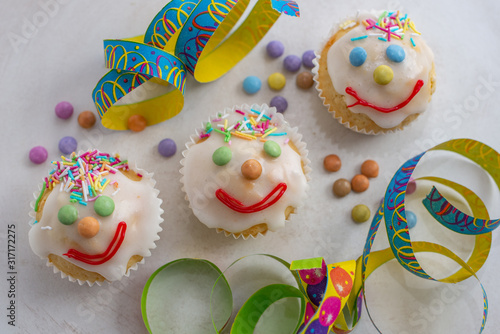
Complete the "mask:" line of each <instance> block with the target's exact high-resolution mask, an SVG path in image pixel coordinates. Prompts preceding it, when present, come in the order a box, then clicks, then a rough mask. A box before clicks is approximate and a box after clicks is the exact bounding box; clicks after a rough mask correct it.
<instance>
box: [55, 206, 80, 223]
mask: <svg viewBox="0 0 500 334" xmlns="http://www.w3.org/2000/svg"><path fill="white" fill-rule="evenodd" d="M57 219H59V221H60V222H61V224H64V225H71V224H73V223H74V222H76V220H77V219H78V210H77V209H76V208H75V207H74V206H73V205H71V204H67V205H65V206H63V207H61V208H60V209H59V212H58V213H57Z"/></svg>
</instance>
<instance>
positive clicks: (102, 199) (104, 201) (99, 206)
mask: <svg viewBox="0 0 500 334" xmlns="http://www.w3.org/2000/svg"><path fill="white" fill-rule="evenodd" d="M114 210H115V202H114V201H113V199H112V198H111V197H108V196H99V197H98V198H97V199H96V200H95V202H94V211H95V213H97V214H98V215H99V216H101V217H107V216H109V215H110V214H112V213H113V211H114Z"/></svg>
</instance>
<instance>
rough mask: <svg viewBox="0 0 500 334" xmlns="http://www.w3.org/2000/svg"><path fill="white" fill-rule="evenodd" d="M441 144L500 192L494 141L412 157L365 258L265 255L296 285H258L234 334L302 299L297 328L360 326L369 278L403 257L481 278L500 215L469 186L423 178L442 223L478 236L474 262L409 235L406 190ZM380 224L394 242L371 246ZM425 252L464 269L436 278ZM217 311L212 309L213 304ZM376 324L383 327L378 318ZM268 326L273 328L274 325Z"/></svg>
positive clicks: (412, 264)
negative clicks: (449, 192)
mask: <svg viewBox="0 0 500 334" xmlns="http://www.w3.org/2000/svg"><path fill="white" fill-rule="evenodd" d="M436 150H446V151H451V152H454V153H456V154H459V155H461V156H463V157H465V158H467V159H469V160H471V161H474V162H476V163H477V164H478V165H479V166H480V167H481V168H482V169H483V170H484V171H486V172H487V173H488V174H489V175H490V176H491V177H492V178H493V180H494V182H495V183H496V185H497V186H498V188H499V190H500V154H499V153H498V152H496V151H495V150H494V149H492V148H491V147H489V146H487V145H485V144H483V143H480V142H478V141H475V140H472V139H456V140H450V141H447V142H445V143H443V144H440V145H438V146H436V147H434V148H432V149H430V150H428V151H426V152H424V153H422V154H420V155H418V156H416V157H414V158H412V159H410V160H408V161H407V162H405V163H404V164H403V165H402V166H401V167H400V168H399V169H398V171H397V172H396V174H395V175H394V177H393V178H392V180H391V182H390V183H389V186H388V188H387V191H386V193H385V197H384V200H383V202H382V204H381V205H380V207H379V209H378V210H377V213H376V214H375V216H374V218H373V221H372V223H371V226H370V230H369V233H368V236H367V239H366V243H365V246H364V249H363V255H362V256H361V257H359V258H358V259H357V260H356V261H354V260H352V261H346V262H341V263H335V264H326V263H325V261H324V260H323V258H321V257H320V258H314V259H306V260H298V261H293V262H292V264H291V265H288V264H287V263H286V262H285V261H284V260H281V259H279V258H277V257H274V256H270V255H265V256H268V257H271V258H273V259H274V260H276V261H278V262H279V263H281V264H282V265H285V266H287V267H288V268H290V271H291V274H292V275H293V277H294V278H295V280H296V282H297V285H296V286H290V285H283V284H273V285H270V286H268V287H264V288H262V289H260V290H259V291H257V292H256V293H255V294H254V295H253V296H252V297H250V298H249V299H248V300H247V301H246V302H245V304H244V306H243V307H242V308H241V309H240V311H239V313H238V315H237V316H236V318H235V321H234V323H233V325H232V329H231V333H233V334H243V333H253V330H254V329H255V325H256V324H257V322H258V320H259V318H260V317H261V316H262V314H263V313H264V311H265V309H266V308H267V307H269V306H270V305H272V304H273V303H274V302H276V301H278V300H280V299H282V298H297V300H298V301H299V302H300V304H301V312H300V313H299V314H298V315H297V316H298V319H294V320H293V321H294V324H295V323H297V326H296V329H295V332H294V333H300V334H306V333H307V334H322V333H324V334H327V333H329V332H330V331H333V332H334V333H337V334H344V333H349V332H351V331H352V330H353V329H354V328H355V326H356V324H357V323H358V321H359V319H360V317H361V311H362V308H363V301H365V302H366V298H367V296H366V294H365V293H364V287H365V282H366V280H367V279H368V277H369V276H370V275H371V274H372V273H373V272H374V271H375V270H376V269H377V268H379V267H380V266H382V265H383V264H385V263H387V262H388V261H390V260H393V259H396V260H397V261H398V262H399V263H400V265H401V266H402V267H403V268H405V269H406V270H408V271H409V272H411V273H412V274H414V275H416V276H418V277H421V278H424V279H426V280H432V281H438V282H441V283H457V282H461V281H463V280H465V279H467V278H470V277H474V278H475V279H476V280H478V282H479V279H478V277H477V276H476V272H477V271H478V270H479V269H480V268H481V267H482V266H483V264H484V263H485V261H486V259H487V257H488V254H489V252H490V248H491V239H492V238H491V236H492V231H493V230H494V229H495V228H497V227H498V225H499V224H498V222H499V220H498V219H495V220H491V219H490V218H489V216H488V212H487V210H486V206H485V204H484V203H483V201H482V200H481V199H480V198H479V197H478V196H477V195H476V194H475V193H474V192H472V191H471V190H470V189H468V188H466V187H465V186H463V185H460V184H458V183H456V182H453V181H450V180H446V179H443V178H438V177H422V178H419V179H417V180H426V181H430V182H432V183H433V184H434V186H433V188H432V190H431V192H430V193H429V194H428V195H427V197H426V198H425V199H424V200H423V205H424V206H425V208H426V209H427V210H428V211H429V213H430V214H431V216H432V217H433V218H435V220H436V221H437V222H438V223H440V224H441V225H443V226H445V227H447V228H449V229H450V230H452V231H455V232H457V233H461V234H467V235H474V236H475V245H474V249H473V250H472V253H471V255H470V257H469V259H468V260H467V261H464V260H462V259H461V258H460V257H458V256H457V255H456V254H455V253H453V252H452V251H451V250H449V249H447V248H446V247H444V246H442V245H439V244H435V243H431V242H424V241H411V238H410V232H409V230H408V225H407V222H406V212H405V195H406V188H407V186H408V183H409V181H410V177H411V176H412V174H413V171H414V169H415V167H416V166H417V164H418V162H419V161H420V160H421V158H422V157H423V156H424V155H425V153H427V152H429V151H436ZM441 186H446V187H449V188H451V189H453V190H454V191H455V192H456V193H458V194H459V195H461V196H462V198H463V199H464V200H465V201H466V202H467V204H468V206H469V207H470V209H471V213H472V215H468V214H465V213H463V212H461V211H460V210H458V209H457V208H456V207H454V206H453V205H452V204H451V203H450V202H449V201H448V200H447V199H446V198H445V197H444V196H443V195H442V194H441V193H440V192H439V191H438V190H437V189H438V188H439V187H441ZM381 224H383V225H385V227H386V230H387V235H388V241H389V244H390V247H389V248H386V249H383V250H378V251H372V245H373V242H374V239H375V237H376V235H377V231H378V229H379V227H380V225H381ZM418 252H432V253H436V254H440V255H443V256H446V257H448V258H449V259H451V260H453V261H454V262H456V263H457V264H459V266H460V267H461V268H460V269H459V270H457V271H456V272H455V273H453V274H452V275H450V276H449V277H446V278H442V279H436V278H433V277H432V276H430V275H429V274H427V273H426V272H425V270H424V269H423V268H422V266H421V265H420V263H419V262H418V260H417V258H416V256H415V253H418ZM240 260H241V259H240ZM240 260H237V261H235V262H234V263H236V262H239V261H240ZM196 261H204V260H196ZM234 263H233V265H234ZM231 266H232V265H231ZM160 270H161V268H160ZM152 279H154V275H153V276H152V277H151V278H150V280H149V281H148V284H150V281H151V280H152ZM219 281H221V282H223V283H224V282H226V283H227V281H226V279H225V278H224V273H222V272H221V274H220V275H219V277H218V278H217V279H216V280H215V284H214V285H213V288H212V293H211V297H210V298H211V300H213V299H214V298H215V297H216V293H215V287H216V285H217V282H219ZM479 283H480V282H479ZM480 286H481V289H482V292H483V319H482V323H481V327H480V329H479V333H481V332H482V331H483V329H484V327H485V324H486V319H487V316H488V298H487V295H486V291H485V289H484V287H483V286H482V284H481V283H480ZM147 287H148V285H147V286H146V288H145V290H144V291H145V292H144V294H143V305H144V302H145V294H147V292H146V291H147V290H148V289H147ZM273 291H274V292H276V291H279V294H278V295H276V294H273ZM212 305H213V304H212ZM255 305H267V306H266V308H256V307H255ZM210 309H211V310H210V311H211V313H213V312H212V307H211V308H210ZM366 310H367V313H368V315H369V316H370V312H369V309H368V308H366ZM228 312H229V311H228ZM229 313H230V312H229ZM143 317H144V321H145V322H146V324H147V323H148V319H149V318H148V317H149V314H148V312H147V310H145V309H144V308H143ZM249 317H252V319H253V320H252V321H251V322H250V323H248V321H247V320H248V319H249ZM370 319H371V316H370ZM228 320H229V318H228ZM221 322H224V321H221V320H219V323H221ZM372 322H373V320H372ZM212 323H213V324H214V325H213V328H214V332H215V333H218V332H220V330H221V329H222V328H221V326H217V325H216V322H215V318H214V317H212ZM373 324H374V326H375V328H376V329H377V330H378V331H379V332H380V330H379V329H378V328H377V327H376V324H375V323H373ZM148 329H149V330H150V332H151V333H154V331H151V329H150V328H149V327H148ZM187 331H189V330H187ZM266 332H269V333H272V332H273V331H272V330H269V331H266Z"/></svg>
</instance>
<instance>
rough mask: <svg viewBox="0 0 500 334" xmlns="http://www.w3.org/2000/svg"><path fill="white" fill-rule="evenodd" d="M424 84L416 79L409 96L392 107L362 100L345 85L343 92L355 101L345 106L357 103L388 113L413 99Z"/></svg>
mask: <svg viewBox="0 0 500 334" xmlns="http://www.w3.org/2000/svg"><path fill="white" fill-rule="evenodd" d="M423 85H424V81H423V80H418V81H417V82H416V83H415V86H414V87H413V92H411V94H410V96H409V97H408V98H407V99H406V100H404V101H403V102H401V103H400V104H398V105H397V106H394V107H392V108H383V107H378V106H376V105H374V104H372V103H370V102H368V101H366V100H363V99H362V98H360V97H359V96H358V93H357V92H356V91H355V90H354V89H353V88H352V87H347V88H346V89H345V92H346V93H347V94H349V95H351V96H352V97H354V98H355V99H356V100H357V101H356V102H355V103H353V104H351V105H349V106H347V107H348V108H350V107H354V106H357V105H362V106H365V107H370V108H372V109H375V110H378V111H380V112H383V113H386V114H388V113H390V112H393V111H396V110H399V109H401V108H403V107H405V106H406V105H407V104H408V103H410V101H411V100H413V98H414V97H415V95H417V93H418V92H419V91H420V89H421V88H422V86H423Z"/></svg>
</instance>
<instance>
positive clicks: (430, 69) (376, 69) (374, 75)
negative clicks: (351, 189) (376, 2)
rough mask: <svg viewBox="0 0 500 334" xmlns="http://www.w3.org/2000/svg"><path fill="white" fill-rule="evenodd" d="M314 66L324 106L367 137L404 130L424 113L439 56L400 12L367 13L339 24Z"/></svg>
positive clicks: (433, 86)
mask: <svg viewBox="0 0 500 334" xmlns="http://www.w3.org/2000/svg"><path fill="white" fill-rule="evenodd" d="M315 64H316V66H315V68H314V73H315V77H314V80H315V81H316V88H317V89H318V91H319V96H320V97H321V99H322V100H323V104H324V105H325V106H326V107H327V108H328V111H329V112H331V113H332V114H333V116H334V117H335V118H336V119H337V120H339V121H340V122H341V123H342V124H343V125H344V126H346V127H348V128H349V129H351V130H354V131H357V132H361V133H364V134H379V133H387V132H393V131H396V130H401V129H403V127H405V126H406V125H408V124H409V123H411V122H412V121H414V120H415V119H416V118H417V117H418V115H419V114H420V113H422V112H423V111H425V109H426V108H427V105H428V103H429V101H430V100H431V95H432V94H433V93H434V91H435V88H436V85H435V84H436V82H435V81H436V80H435V72H434V55H433V53H432V51H431V49H430V48H429V47H428V46H427V44H426V43H425V41H424V39H423V38H422V36H421V33H420V32H419V31H418V30H417V28H416V26H415V23H414V22H413V21H412V20H411V19H410V18H409V17H408V15H404V16H401V15H400V14H399V12H387V11H384V12H365V13H361V14H359V15H358V16H357V18H356V19H354V20H347V21H345V22H344V23H342V24H340V25H339V27H338V28H337V29H334V30H333V31H332V33H331V37H330V38H329V39H328V41H327V42H326V44H325V46H324V47H323V48H322V49H321V50H320V51H319V52H318V56H317V58H316V60H315Z"/></svg>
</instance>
